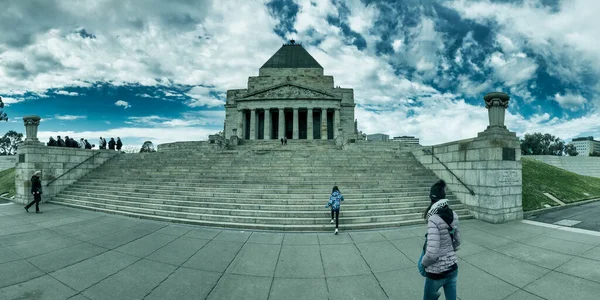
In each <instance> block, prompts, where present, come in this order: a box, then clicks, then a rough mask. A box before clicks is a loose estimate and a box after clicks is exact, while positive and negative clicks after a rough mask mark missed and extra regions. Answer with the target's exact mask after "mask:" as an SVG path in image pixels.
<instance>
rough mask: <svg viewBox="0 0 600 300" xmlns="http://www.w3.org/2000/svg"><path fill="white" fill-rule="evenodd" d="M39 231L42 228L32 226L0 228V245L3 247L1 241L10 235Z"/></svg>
mask: <svg viewBox="0 0 600 300" xmlns="http://www.w3.org/2000/svg"><path fill="white" fill-rule="evenodd" d="M40 229H42V227H39V226H37V225H34V224H28V225H14V226H10V227H0V245H4V244H3V242H2V239H3V237H5V236H8V235H11V234H18V233H25V232H34V231H38V230H40Z"/></svg>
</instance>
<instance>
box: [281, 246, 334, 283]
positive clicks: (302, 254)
mask: <svg viewBox="0 0 600 300" xmlns="http://www.w3.org/2000/svg"><path fill="white" fill-rule="evenodd" d="M275 277H284V278H324V277H325V273H324V270H323V261H322V258H321V252H320V247H319V246H318V245H283V246H282V247H281V253H280V254H279V260H278V262H277V268H276V269H275Z"/></svg>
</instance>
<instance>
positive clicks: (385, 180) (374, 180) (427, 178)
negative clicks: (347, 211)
mask: <svg viewBox="0 0 600 300" xmlns="http://www.w3.org/2000/svg"><path fill="white" fill-rule="evenodd" d="M173 175H174V174H173ZM173 175H163V176H160V175H145V174H139V173H138V174H137V176H125V178H127V179H128V180H132V179H133V180H137V181H159V182H165V181H175V180H176V181H177V182H181V183H183V182H187V183H189V184H203V183H243V184H246V183H265V182H268V183H271V184H273V185H276V184H298V183H302V184H309V185H310V184H312V183H325V182H327V183H328V184H329V185H332V186H333V185H334V184H332V183H337V184H338V185H341V184H346V185H348V186H350V185H354V184H363V185H364V184H389V183H391V182H395V181H396V180H409V179H411V180H414V181H416V182H431V183H434V182H435V180H433V178H435V177H433V176H432V175H426V174H423V175H413V176H402V177H393V176H392V177H369V176H354V177H348V176H343V177H342V176H339V177H333V176H332V177H322V176H313V177H290V176H287V177H283V176H281V177H268V176H240V177H233V176H232V177H221V176H197V177H191V178H190V177H188V176H185V177H186V178H181V176H178V177H173ZM180 175H184V174H180ZM89 178H90V179H102V178H120V174H114V173H109V174H106V173H95V172H94V173H92V176H91V177H89Z"/></svg>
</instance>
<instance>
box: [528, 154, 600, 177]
mask: <svg viewBox="0 0 600 300" xmlns="http://www.w3.org/2000/svg"><path fill="white" fill-rule="evenodd" d="M523 157H526V158H531V159H535V160H538V161H541V162H543V163H547V164H549V165H552V166H555V167H557V168H561V169H563V170H567V171H569V172H573V173H576V174H579V175H585V176H592V177H598V178H600V157H594V156H555V155H527V156H523Z"/></svg>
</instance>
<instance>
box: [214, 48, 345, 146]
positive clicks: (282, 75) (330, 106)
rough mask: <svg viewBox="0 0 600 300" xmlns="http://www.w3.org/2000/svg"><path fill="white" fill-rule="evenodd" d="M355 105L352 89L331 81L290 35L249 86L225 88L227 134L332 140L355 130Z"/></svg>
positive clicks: (269, 137) (247, 137) (251, 138)
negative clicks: (338, 85) (335, 84)
mask: <svg viewBox="0 0 600 300" xmlns="http://www.w3.org/2000/svg"><path fill="white" fill-rule="evenodd" d="M348 71H350V70H348ZM354 106H355V104H354V91H353V90H352V89H348V88H340V87H334V83H333V76H326V75H324V73H323V67H322V66H321V65H320V64H319V63H318V62H317V61H316V60H315V59H314V58H313V57H312V56H311V55H310V54H309V53H308V52H307V51H306V50H305V49H304V48H303V47H302V46H301V45H300V44H297V43H295V41H294V40H291V41H290V42H289V43H288V44H285V45H283V46H282V47H281V48H280V49H279V50H278V51H277V52H276V53H275V54H274V55H273V56H272V57H271V58H270V59H269V60H268V61H267V62H266V63H265V64H264V65H263V66H262V67H261V68H260V69H259V73H258V76H252V77H249V78H248V87H247V88H245V89H236V90H228V91H227V103H226V104H225V130H224V133H225V138H226V139H230V138H231V137H232V136H237V137H238V138H239V139H242V140H269V139H280V138H283V137H287V138H288V139H300V140H317V139H320V140H332V139H335V138H336V137H338V135H340V134H345V135H349V134H355V133H356V132H355V125H354Z"/></svg>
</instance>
